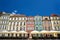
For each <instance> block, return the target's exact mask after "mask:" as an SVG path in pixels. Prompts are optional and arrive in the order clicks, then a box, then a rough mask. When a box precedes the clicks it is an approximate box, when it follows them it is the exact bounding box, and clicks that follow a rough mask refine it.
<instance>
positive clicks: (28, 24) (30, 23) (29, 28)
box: [26, 16, 34, 33]
mask: <svg viewBox="0 0 60 40" xmlns="http://www.w3.org/2000/svg"><path fill="white" fill-rule="evenodd" d="M33 30H34V18H33V17H32V16H30V17H27V21H26V31H27V32H29V33H30V32H31V31H33Z"/></svg>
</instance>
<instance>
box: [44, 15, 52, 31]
mask: <svg viewBox="0 0 60 40" xmlns="http://www.w3.org/2000/svg"><path fill="white" fill-rule="evenodd" d="M51 26H52V25H51V20H50V17H49V16H43V28H44V30H47V31H50V30H51V29H52V27H51Z"/></svg>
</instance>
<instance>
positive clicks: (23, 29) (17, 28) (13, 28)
mask: <svg viewBox="0 0 60 40" xmlns="http://www.w3.org/2000/svg"><path fill="white" fill-rule="evenodd" d="M9 30H16V31H19V30H21V31H25V27H20V28H19V27H16V29H15V27H12V26H10V28H9Z"/></svg>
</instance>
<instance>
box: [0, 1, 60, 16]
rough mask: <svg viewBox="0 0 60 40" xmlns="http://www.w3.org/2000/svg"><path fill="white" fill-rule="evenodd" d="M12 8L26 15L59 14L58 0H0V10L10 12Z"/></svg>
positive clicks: (59, 5) (59, 3) (59, 4)
mask: <svg viewBox="0 0 60 40" xmlns="http://www.w3.org/2000/svg"><path fill="white" fill-rule="evenodd" d="M14 10H16V11H17V13H20V14H26V15H27V16H35V15H38V14H39V15H41V16H45V15H46V16H49V15H50V14H52V13H54V14H58V15H60V0H0V11H5V12H10V13H12V12H13V11H14Z"/></svg>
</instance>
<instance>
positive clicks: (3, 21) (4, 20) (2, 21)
mask: <svg viewBox="0 0 60 40" xmlns="http://www.w3.org/2000/svg"><path fill="white" fill-rule="evenodd" d="M9 16H10V14H9V13H5V12H2V14H1V15H0V31H5V30H6V31H7V28H8V23H9Z"/></svg>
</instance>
